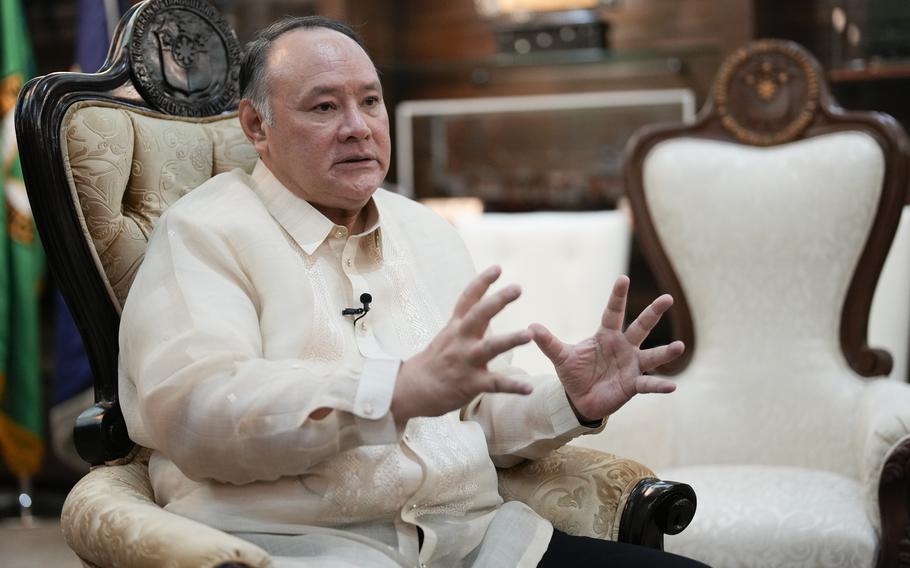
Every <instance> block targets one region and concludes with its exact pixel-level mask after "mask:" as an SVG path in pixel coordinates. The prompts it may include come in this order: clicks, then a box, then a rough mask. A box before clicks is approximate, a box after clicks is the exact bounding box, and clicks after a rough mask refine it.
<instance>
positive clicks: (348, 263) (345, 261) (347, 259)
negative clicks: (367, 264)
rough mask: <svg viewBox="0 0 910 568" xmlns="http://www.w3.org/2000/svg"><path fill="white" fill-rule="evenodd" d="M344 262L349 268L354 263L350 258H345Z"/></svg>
mask: <svg viewBox="0 0 910 568" xmlns="http://www.w3.org/2000/svg"><path fill="white" fill-rule="evenodd" d="M344 263H345V264H346V265H347V267H348V268H350V267H351V265H352V264H354V262H353V261H352V260H351V259H350V258H346V259H344Z"/></svg>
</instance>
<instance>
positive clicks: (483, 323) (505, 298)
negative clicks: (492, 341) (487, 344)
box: [461, 284, 521, 336]
mask: <svg viewBox="0 0 910 568" xmlns="http://www.w3.org/2000/svg"><path fill="white" fill-rule="evenodd" d="M520 295H521V288H519V287H518V285H517V284H511V285H509V286H506V287H505V288H503V289H502V290H500V291H498V292H496V293H495V294H490V295H489V296H487V297H486V298H483V299H482V300H480V301H479V302H477V303H475V304H474V305H473V306H471V308H470V309H468V312H467V313H466V314H465V315H464V319H463V320H462V324H461V331H463V332H464V333H467V334H468V335H472V336H480V335H483V334H484V332H486V330H487V326H489V325H490V320H491V319H493V316H495V315H496V314H498V313H499V312H501V311H502V309H503V308H504V307H506V306H507V305H509V303H511V302H514V301H515V300H517V299H518V297H519V296H520Z"/></svg>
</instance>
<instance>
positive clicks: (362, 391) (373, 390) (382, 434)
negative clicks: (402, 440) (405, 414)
mask: <svg viewBox="0 0 910 568" xmlns="http://www.w3.org/2000/svg"><path fill="white" fill-rule="evenodd" d="M400 366H401V360H399V359H369V358H368V359H366V361H365V362H364V364H363V370H362V371H361V373H360V381H359V383H358V385H357V393H356V394H355V395H354V409H353V414H354V423H355V424H356V425H357V429H358V430H359V431H360V434H361V438H362V439H363V441H364V442H366V443H368V444H393V443H395V442H397V441H398V438H399V435H400V433H399V432H398V430H397V428H396V427H395V419H394V417H393V416H392V413H391V412H390V411H389V410H390V408H391V406H392V394H393V393H394V392H395V380H396V379H397V378H398V368H399V367H400Z"/></svg>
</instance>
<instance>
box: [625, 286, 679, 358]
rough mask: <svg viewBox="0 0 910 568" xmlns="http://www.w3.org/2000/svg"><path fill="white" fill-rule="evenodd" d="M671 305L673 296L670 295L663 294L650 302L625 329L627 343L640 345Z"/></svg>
mask: <svg viewBox="0 0 910 568" xmlns="http://www.w3.org/2000/svg"><path fill="white" fill-rule="evenodd" d="M672 305H673V296H671V295H670V294H664V295H663V296H660V297H659V298H657V299H656V300H654V301H653V302H651V304H650V305H649V306H648V307H647V308H645V309H644V311H642V312H641V313H640V314H639V315H638V317H637V318H635V321H633V322H632V325H630V326H629V328H628V329H626V339H628V340H629V343H631V344H633V345H636V346H639V345H641V342H642V341H644V340H645V338H646V337H648V334H649V333H651V330H652V329H654V326H655V325H657V322H659V321H660V317H661V316H662V315H664V312H666V311H667V310H669V309H670V306H672Z"/></svg>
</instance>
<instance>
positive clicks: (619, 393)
mask: <svg viewBox="0 0 910 568" xmlns="http://www.w3.org/2000/svg"><path fill="white" fill-rule="evenodd" d="M628 293H629V279H628V278H627V277H626V276H620V277H619V278H618V279H617V280H616V283H615V284H614V285H613V292H612V293H611V294H610V299H609V301H608V302H607V307H606V309H605V310H604V313H603V316H602V318H601V324H600V327H599V328H598V330H597V332H596V333H594V335H593V336H592V337H589V338H588V339H585V340H583V341H581V342H579V343H577V344H575V345H569V344H567V343H563V342H562V341H560V340H559V339H557V338H556V336H554V335H553V334H552V333H550V331H549V330H548V329H547V328H545V327H544V326H542V325H540V324H537V323H536V324H532V325H531V327H530V329H531V331H532V333H533V336H534V342H535V343H537V345H538V347H540V349H541V351H543V353H544V355H546V356H547V357H548V358H549V359H550V360H551V361H552V362H553V365H554V366H555V368H556V374H557V376H558V377H559V380H560V381H562V384H563V387H565V389H566V394H567V395H568V397H569V400H570V401H572V404H573V405H574V406H575V409H576V411H577V412H578V413H579V414H581V415H582V417H583V418H585V419H587V420H597V419H600V418H603V417H605V416H609V415H610V414H613V413H614V412H616V411H617V410H619V408H620V407H621V406H622V405H623V404H625V403H626V402H628V401H629V399H631V398H632V397H633V396H635V395H636V394H642V393H669V392H673V391H674V390H676V384H675V383H673V382H672V381H669V380H667V379H661V378H658V377H651V376H648V375H644V374H643V373H646V372H648V371H650V370H651V369H654V368H656V367H659V366H661V365H663V364H665V363H668V362H670V361H672V360H673V359H675V358H677V357H679V356H680V355H681V354H682V352H683V350H684V349H685V347H684V346H683V342H682V341H674V342H672V343H670V344H669V345H662V346H660V347H654V348H652V349H645V350H642V349H640V347H641V343H642V342H643V341H644V340H645V338H646V337H648V334H649V333H651V330H652V329H654V326H655V325H657V322H658V321H659V320H660V317H661V316H662V315H663V313H664V312H666V311H667V310H668V309H669V308H670V306H672V305H673V298H672V297H671V296H670V295H668V294H664V295H663V296H660V297H659V298H657V299H656V300H654V301H653V302H651V305H649V306H648V307H647V308H645V310H644V311H643V312H642V313H641V314H640V315H639V316H638V317H637V318H636V319H635V321H634V322H632V324H631V325H630V326H629V327H628V328H627V329H626V331H625V332H623V330H622V324H623V320H624V319H625V313H626V297H627V295H628Z"/></svg>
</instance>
